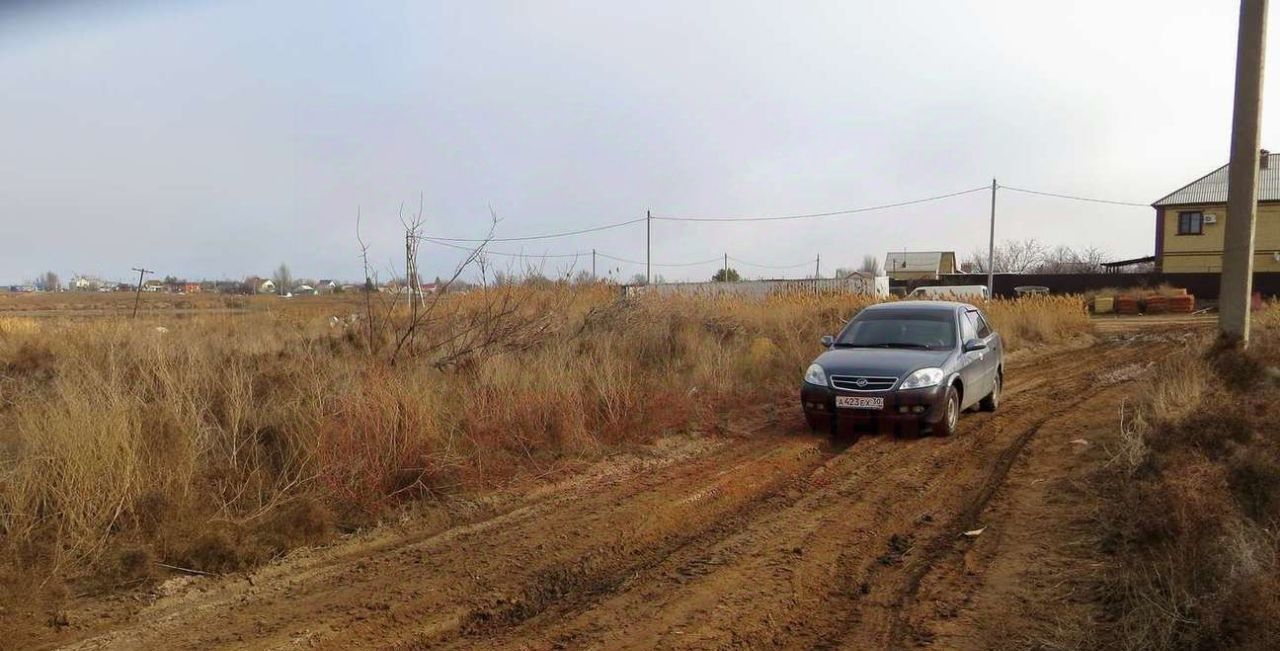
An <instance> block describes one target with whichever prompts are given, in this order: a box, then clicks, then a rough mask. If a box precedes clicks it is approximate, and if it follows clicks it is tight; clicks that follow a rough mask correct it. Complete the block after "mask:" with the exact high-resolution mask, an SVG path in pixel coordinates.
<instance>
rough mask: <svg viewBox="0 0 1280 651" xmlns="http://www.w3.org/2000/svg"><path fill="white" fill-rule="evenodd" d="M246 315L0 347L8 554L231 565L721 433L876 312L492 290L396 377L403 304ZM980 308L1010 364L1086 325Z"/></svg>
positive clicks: (13, 341) (65, 329) (401, 365)
mask: <svg viewBox="0 0 1280 651" xmlns="http://www.w3.org/2000/svg"><path fill="white" fill-rule="evenodd" d="M317 298H319V297H317ZM41 300H44V299H41ZM103 300H105V301H108V302H109V303H110V304H111V305H113V306H114V307H116V308H118V311H119V313H120V314H127V313H128V309H127V308H128V305H129V303H128V301H124V300H122V299H119V298H117V297H108V298H106V299H103ZM185 300H190V301H191V302H192V303H193V305H195V306H196V309H204V308H207V307H222V305H223V304H222V303H221V300H220V299H213V298H208V297H199V296H192V297H190V298H189V299H185ZM237 300H239V299H237ZM244 300H245V302H246V305H248V306H249V307H251V308H254V309H255V311H252V312H250V313H247V314H235V315H225V314H217V313H210V314H206V315H200V316H195V317H192V318H184V319H182V320H181V321H176V320H174V319H165V318H164V313H163V312H162V311H161V310H162V302H160V301H158V300H153V298H152V297H144V308H145V309H146V310H147V311H146V312H145V313H144V316H143V317H142V318H140V319H139V320H138V321H136V322H135V321H131V320H127V319H119V320H116V319H103V320H98V321H86V320H80V321H62V320H50V321H48V324H50V325H46V324H45V323H42V324H41V327H40V328H36V329H29V330H22V331H19V330H18V329H17V328H12V329H10V330H11V331H5V333H4V334H3V336H2V337H0V365H3V366H0V370H2V371H3V373H0V375H4V376H6V377H10V376H12V375H13V374H24V375H22V377H23V378H27V377H34V376H36V375H39V376H41V377H43V378H44V379H43V381H42V382H40V383H32V382H26V381H23V382H21V383H15V382H9V383H7V384H2V385H0V391H3V396H2V397H3V398H4V404H5V405H6V407H5V409H6V412H5V414H4V418H3V420H0V450H3V451H4V456H3V457H0V476H3V477H5V481H4V482H3V483H0V551H5V552H8V554H7V555H6V556H5V558H12V559H18V558H23V559H25V560H38V561H39V563H40V567H44V568H50V567H58V568H61V570H60V571H62V572H65V573H67V574H68V575H75V574H77V573H95V572H98V573H103V574H112V573H118V572H120V571H121V569H120V567H121V563H122V562H123V561H122V559H121V557H120V556H119V555H118V549H120V548H121V547H119V546H121V545H123V546H136V547H138V548H140V549H149V550H150V551H151V553H152V555H153V558H154V559H158V560H160V561H163V562H165V563H169V564H173V565H179V566H185V567H190V568H192V569H200V570H206V571H214V572H222V571H230V570H233V569H235V568H238V567H242V566H243V565H245V564H248V563H253V562H256V561H257V560H260V559H262V558H267V557H269V556H271V555H274V554H278V553H280V552H282V551H284V550H286V549H288V548H291V547H294V546H297V545H310V544H317V543H320V542H323V541H324V540H325V539H326V537H328V536H329V535H331V532H332V531H333V530H334V528H335V527H344V528H350V527H353V526H362V525H364V524H369V523H373V522H376V521H378V520H379V519H380V518H382V517H384V516H385V515H386V514H387V512H388V510H389V509H394V508H396V507H397V506H398V505H400V504H401V503H403V502H405V501H407V500H411V499H422V498H431V497H433V496H439V495H443V494H448V493H452V492H459V491H481V490H485V489H487V488H490V487H493V486H495V485H498V484H500V483H505V482H508V481H510V480H511V479H512V477H513V476H516V475H520V474H522V473H529V474H535V473H536V474H542V473H544V472H546V471H547V470H549V469H553V468H555V467H556V466H557V465H558V464H573V463H575V462H577V461H579V460H582V459H590V458H593V457H597V456H599V455H601V454H604V453H607V452H608V451H610V450H611V449H613V448H614V447H615V446H617V445H624V444H633V443H645V442H649V441H651V440H653V439H654V438H655V437H658V436H662V435H664V434H667V433H671V432H679V431H701V432H708V433H715V432H718V431H721V430H723V429H726V427H727V424H728V423H729V421H730V420H731V419H733V418H736V417H737V416H734V414H735V413H737V411H738V410H735V409H734V408H735V407H739V406H744V405H759V404H762V403H765V402H768V401H770V400H774V399H776V396H779V395H791V393H790V392H792V391H794V388H795V384H796V382H797V378H798V377H799V375H800V373H801V372H802V371H803V369H804V367H805V365H806V364H807V363H808V362H809V360H810V359H812V357H813V356H814V355H816V354H817V352H818V343H817V341H818V338H819V337H820V336H821V335H824V334H833V333H835V332H836V331H837V330H838V329H839V328H840V327H841V326H842V325H843V324H844V323H845V322H846V321H847V320H848V319H849V318H851V317H852V316H853V315H855V314H856V313H857V312H858V310H861V309H862V308H863V307H865V306H867V305H869V304H870V303H872V302H873V299H871V298H869V297H863V296H850V295H825V296H776V297H769V298H765V299H758V300H756V299H733V298H689V297H657V296H646V297H642V298H638V299H632V300H618V299H617V298H616V295H615V293H614V292H613V290H610V289H607V288H591V289H586V290H581V291H577V290H570V289H566V288H564V287H550V288H547V289H540V290H532V289H529V288H522V287H515V288H502V289H500V290H495V291H494V292H474V293H471V294H467V295H461V296H447V297H446V299H444V301H443V302H442V303H441V306H440V308H439V312H437V313H435V314H434V315H433V316H432V318H431V320H430V322H429V324H428V327H424V328H422V329H421V330H420V331H419V332H417V333H416V334H415V337H414V338H413V339H412V341H410V342H408V343H406V344H405V348H404V351H403V353H402V354H401V355H400V356H399V357H398V358H396V359H395V363H394V364H393V363H391V360H390V359H389V357H390V356H389V354H388V351H389V349H390V348H391V347H392V346H394V345H395V342H396V337H395V335H396V330H395V327H397V326H399V327H403V324H404V322H405V320H406V319H407V315H406V314H405V313H404V312H402V311H401V312H392V313H390V314H389V315H388V316H387V317H386V319H385V320H380V321H379V323H378V325H377V327H374V328H371V329H372V331H373V336H374V339H375V341H373V342H372V344H371V342H370V341H369V338H368V330H366V329H365V326H366V324H365V323H363V322H360V321H357V322H355V324H354V325H351V324H349V323H348V322H347V321H343V320H341V319H340V320H339V323H337V324H335V323H334V322H333V321H332V320H331V319H330V316H331V315H335V314H337V315H349V314H351V313H352V312H359V311H360V310H359V308H358V303H353V302H350V301H348V302H345V303H344V302H342V301H340V300H329V299H324V300H316V301H314V302H312V301H310V299H308V301H295V302H281V301H279V300H273V299H270V298H269V297H247V298H245V299H244ZM308 306H310V307H308ZM988 309H989V312H990V314H991V318H992V320H993V321H994V322H995V325H996V327H997V328H998V329H999V330H1001V331H1002V332H1005V333H1006V337H1007V339H1008V341H1009V346H1010V348H1016V347H1018V346H1026V345H1033V344H1037V343H1055V342H1060V341H1065V340H1066V339H1068V338H1070V337H1073V336H1076V335H1078V334H1079V333H1081V332H1084V331H1086V330H1087V329H1088V321H1087V317H1086V316H1085V312H1084V308H1083V304H1082V303H1081V302H1080V301H1079V300H1078V299H1070V298H1061V297H1050V298H1034V299H1025V300H1023V301H994V302H992V303H991V304H989V305H988ZM308 310H310V311H308ZM53 324H56V325H53ZM156 325H164V326H165V327H166V330H167V331H166V332H163V333H162V332H158V331H156V330H155V328H154V326H156ZM55 328H56V336H50V334H51V333H52V332H53V331H54V330H55ZM371 350H372V351H374V353H370V351H371ZM104 540H105V541H107V542H106V543H105V544H104V542H103V541H104ZM112 550H117V551H112ZM19 552H22V553H21V554H20V553H19ZM5 562H9V561H5Z"/></svg>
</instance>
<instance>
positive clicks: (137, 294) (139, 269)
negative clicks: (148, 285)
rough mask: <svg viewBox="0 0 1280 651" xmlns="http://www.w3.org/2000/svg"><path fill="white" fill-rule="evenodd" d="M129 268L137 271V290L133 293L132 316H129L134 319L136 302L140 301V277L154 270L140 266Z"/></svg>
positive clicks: (136, 310) (136, 311) (136, 316)
mask: <svg viewBox="0 0 1280 651" xmlns="http://www.w3.org/2000/svg"><path fill="white" fill-rule="evenodd" d="M131 269H133V270H134V271H136V272H138V290H137V291H136V292H134V294H133V316H132V317H130V318H133V319H136V318H138V303H139V302H141V301H142V277H143V276H145V275H147V274H153V273H155V272H154V271H152V270H150V269H144V268H142V267H131Z"/></svg>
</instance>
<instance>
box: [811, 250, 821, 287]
mask: <svg viewBox="0 0 1280 651" xmlns="http://www.w3.org/2000/svg"><path fill="white" fill-rule="evenodd" d="M821 277H822V254H821V253H819V254H818V259H816V260H814V261H813V279H814V280H817V279H819V278H821Z"/></svg>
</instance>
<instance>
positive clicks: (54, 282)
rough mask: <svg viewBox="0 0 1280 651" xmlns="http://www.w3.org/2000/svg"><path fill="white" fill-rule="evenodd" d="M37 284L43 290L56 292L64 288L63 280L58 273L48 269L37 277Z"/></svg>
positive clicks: (37, 287)
mask: <svg viewBox="0 0 1280 651" xmlns="http://www.w3.org/2000/svg"><path fill="white" fill-rule="evenodd" d="M35 286H36V289H38V290H40V291H42V292H56V291H58V290H59V289H61V288H62V280H61V279H60V278H58V274H56V273H53V272H52V271H46V272H44V273H42V274H40V275H39V276H38V277H37V278H36V282H35Z"/></svg>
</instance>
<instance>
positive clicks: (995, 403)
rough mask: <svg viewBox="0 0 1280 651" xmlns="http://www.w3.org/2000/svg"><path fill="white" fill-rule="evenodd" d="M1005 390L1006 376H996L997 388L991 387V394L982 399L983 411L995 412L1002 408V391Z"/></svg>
mask: <svg viewBox="0 0 1280 651" xmlns="http://www.w3.org/2000/svg"><path fill="white" fill-rule="evenodd" d="M1003 388H1004V376H1003V375H1002V374H999V373H997V374H996V383H995V386H993V387H991V393H990V394H988V395H987V397H985V398H983V399H982V411H995V410H996V408H997V407H999V406H1000V390H1001V389H1003Z"/></svg>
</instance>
